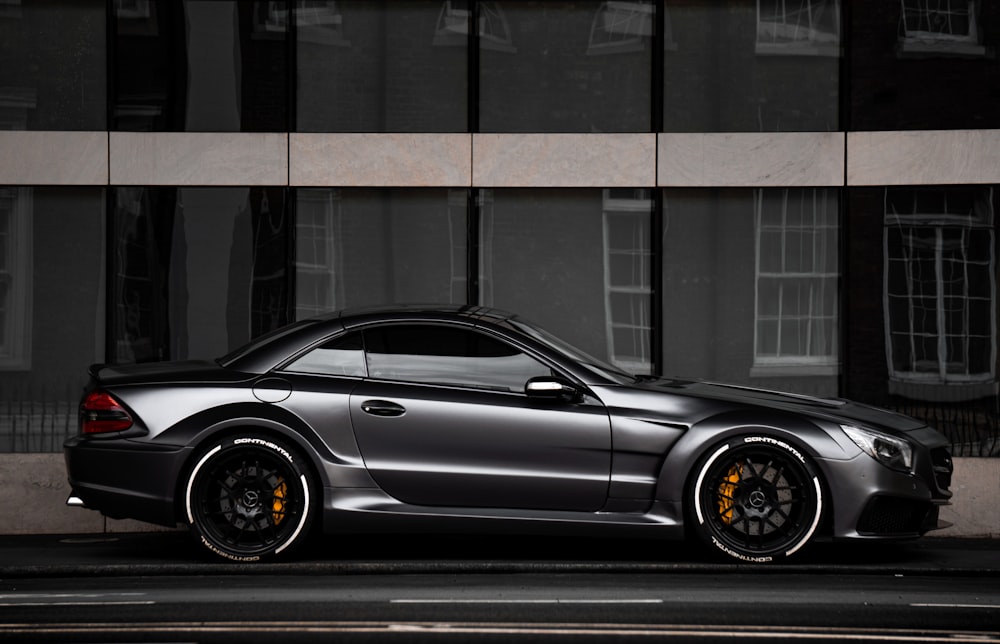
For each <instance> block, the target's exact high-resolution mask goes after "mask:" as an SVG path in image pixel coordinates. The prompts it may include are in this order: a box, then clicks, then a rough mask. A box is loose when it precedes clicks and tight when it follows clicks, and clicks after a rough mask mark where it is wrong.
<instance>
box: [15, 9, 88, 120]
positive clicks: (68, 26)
mask: <svg viewBox="0 0 1000 644" xmlns="http://www.w3.org/2000/svg"><path fill="white" fill-rule="evenodd" d="M105 15H106V13H105V2H104V0H32V1H31V2H5V3H0V130H104V129H106V128H105V122H106V116H105V114H106V105H107V98H106V96H105V93H106V86H107V83H106V77H107V63H106V59H105V49H106V42H105V33H106V29H105V23H106V20H105Z"/></svg>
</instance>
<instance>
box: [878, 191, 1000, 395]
mask: <svg viewBox="0 0 1000 644" xmlns="http://www.w3.org/2000/svg"><path fill="white" fill-rule="evenodd" d="M885 208H886V209H885V249H886V250H885V275H886V282H885V310H886V317H885V325H886V337H887V338H888V354H889V358H890V359H889V377H890V382H889V391H890V393H896V394H902V395H905V396H907V397H910V398H917V399H930V400H940V399H948V400H971V399H975V398H981V397H983V396H986V395H991V394H992V395H995V394H996V384H995V383H996V306H995V302H996V281H995V279H994V276H995V270H996V269H995V265H996V257H995V252H994V234H995V233H994V213H993V191H992V189H991V188H983V189H966V188H940V189H912V188H911V189H902V188H894V189H887V190H886V199H885ZM977 383H978V385H977ZM941 385H951V386H941ZM984 385H985V386H984Z"/></svg>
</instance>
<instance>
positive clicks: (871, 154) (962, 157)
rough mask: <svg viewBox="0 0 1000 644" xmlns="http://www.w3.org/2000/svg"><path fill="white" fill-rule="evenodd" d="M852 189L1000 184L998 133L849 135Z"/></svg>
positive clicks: (932, 132) (850, 181)
mask: <svg viewBox="0 0 1000 644" xmlns="http://www.w3.org/2000/svg"><path fill="white" fill-rule="evenodd" d="M847 182H848V185H852V186H894V185H940V184H976V183H1000V130H927V131H919V132H916V131H911V132H850V133H848V135H847Z"/></svg>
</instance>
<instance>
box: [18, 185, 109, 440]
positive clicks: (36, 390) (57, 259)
mask: <svg viewBox="0 0 1000 644" xmlns="http://www.w3.org/2000/svg"><path fill="white" fill-rule="evenodd" d="M103 221H104V189H103V188H100V187H22V186H9V187H3V188H0V452H55V451H58V450H60V449H61V447H62V443H63V441H64V440H65V439H66V437H67V436H69V435H70V434H72V433H75V432H76V431H77V413H78V410H77V406H78V405H79V400H80V390H81V388H82V387H83V385H84V384H86V380H87V367H88V366H89V365H90V364H93V363H95V362H103V361H104V359H105V356H104V252H103V251H104V229H103Z"/></svg>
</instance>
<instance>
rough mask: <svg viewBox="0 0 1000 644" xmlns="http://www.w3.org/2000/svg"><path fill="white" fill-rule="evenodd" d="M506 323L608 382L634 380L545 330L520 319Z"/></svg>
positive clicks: (629, 375)
mask: <svg viewBox="0 0 1000 644" xmlns="http://www.w3.org/2000/svg"><path fill="white" fill-rule="evenodd" d="M507 323H508V324H510V325H511V326H512V327H514V328H515V329H517V330H518V331H520V332H521V333H524V334H525V335H528V336H531V337H532V338H534V339H536V340H538V341H540V342H543V343H545V344H547V345H549V346H551V347H553V348H555V349H557V350H558V351H560V352H561V353H563V354H565V355H566V356H568V357H570V358H572V359H573V360H575V361H576V362H578V363H580V364H582V365H584V366H585V367H588V368H589V369H590V370H591V371H594V372H596V373H597V374H598V375H601V376H603V377H605V378H607V379H608V380H612V381H615V382H622V381H625V382H634V381H635V380H636V377H635V376H634V375H633V374H630V373H628V372H627V371H624V370H622V369H621V368H619V367H616V366H615V365H613V364H611V363H609V362H606V361H604V360H601V359H600V358H595V357H594V356H592V355H590V354H589V353H587V352H586V351H583V350H582V349H578V348H576V347H574V346H573V345H571V344H569V343H568V342H566V341H565V340H562V339H560V338H558V337H556V336H554V335H552V334H551V333H549V332H548V331H546V330H545V329H543V328H541V327H538V326H535V325H534V324H532V323H530V322H527V321H525V320H522V319H521V318H511V319H509V320H507Z"/></svg>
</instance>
